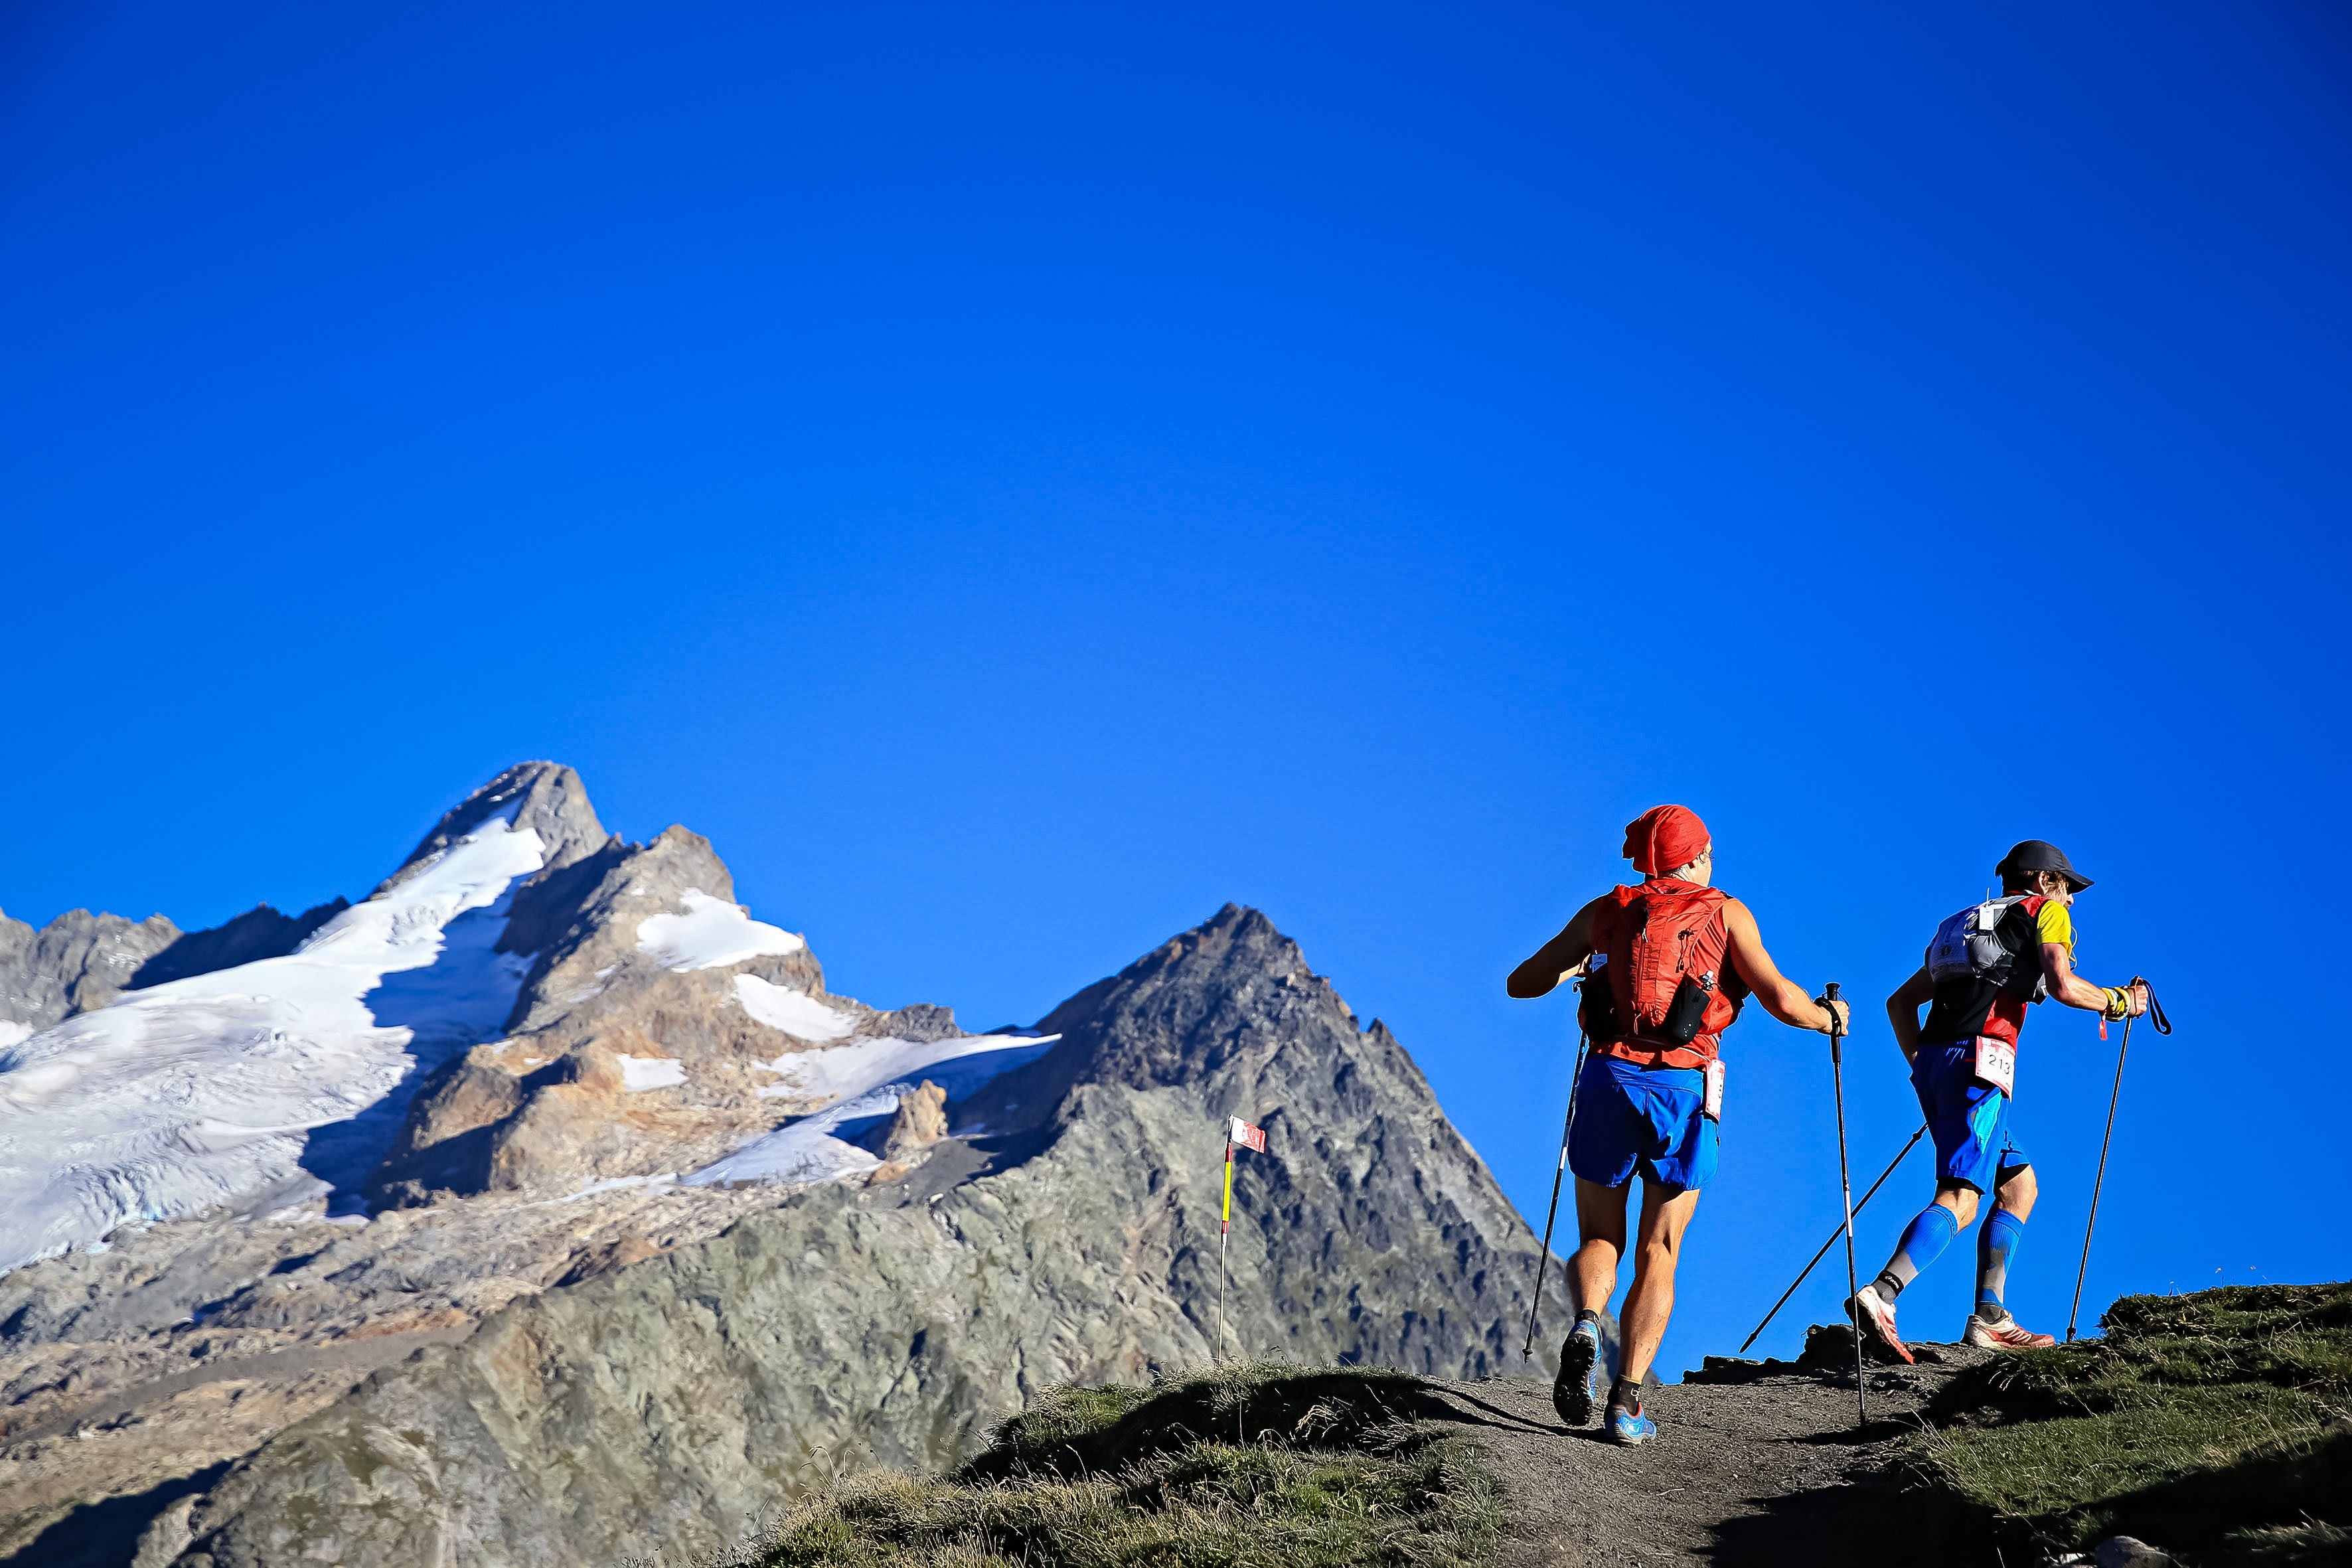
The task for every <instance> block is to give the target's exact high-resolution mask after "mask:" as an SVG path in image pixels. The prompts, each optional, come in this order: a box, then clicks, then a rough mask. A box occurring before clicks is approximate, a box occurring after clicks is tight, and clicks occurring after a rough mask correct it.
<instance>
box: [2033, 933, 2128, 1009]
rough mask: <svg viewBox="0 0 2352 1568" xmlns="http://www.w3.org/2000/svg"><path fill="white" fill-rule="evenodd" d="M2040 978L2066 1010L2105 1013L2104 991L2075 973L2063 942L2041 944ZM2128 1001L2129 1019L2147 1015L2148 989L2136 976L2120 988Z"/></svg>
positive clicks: (2105, 992)
mask: <svg viewBox="0 0 2352 1568" xmlns="http://www.w3.org/2000/svg"><path fill="white" fill-rule="evenodd" d="M2042 978H2043V979H2044V980H2046V981H2047V982H2048V983H2049V985H2050V994H2051V995H2052V996H2053V997H2055V998H2057V999H2058V1000H2059V1001H2061V1002H2063V1003H2064V1004H2066V1005H2068V1006H2069V1007H2080V1008H2082V1009H2083V1011H2084V1012H2086V1013H2104V1012H2105V1011H2106V1010H2107V1003H2108V1000H2109V998H2108V996H2107V988H2106V987H2105V986H2104V985H2094V984H2091V983H2090V982H2089V981H2087V980H2085V979H2084V978H2083V977H2082V976H2081V975H2079V974H2077V973H2074V952H2072V951H2071V950H2070V949H2069V948H2068V947H2067V946H2066V944H2065V943H2064V942H2043V943H2042ZM2123 990H2124V994H2125V995H2126V997H2128V998H2129V1001H2130V1006H2131V1016H2133V1017H2135V1018H2137V1017H2138V1016H2140V1015H2141V1014H2143V1013H2145V1012H2147V984H2146V983H2145V982H2143V981H2141V980H2140V979H2139V978H2138V977H2137V976H2134V977H2133V979H2132V983H2131V984H2129V985H2126V986H2125V987H2124V988H2123Z"/></svg>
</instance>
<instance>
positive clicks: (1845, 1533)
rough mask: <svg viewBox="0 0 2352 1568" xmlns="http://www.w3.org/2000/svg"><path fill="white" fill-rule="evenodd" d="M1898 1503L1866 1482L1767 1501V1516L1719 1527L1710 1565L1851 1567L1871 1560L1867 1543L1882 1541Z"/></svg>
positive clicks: (1739, 1567)
mask: <svg viewBox="0 0 2352 1568" xmlns="http://www.w3.org/2000/svg"><path fill="white" fill-rule="evenodd" d="M1895 1507H1896V1503H1895V1500H1894V1499H1893V1498H1892V1497H1891V1496H1889V1495H1888V1494H1887V1493H1886V1492H1885V1490H1883V1489H1880V1488H1878V1487H1875V1486H1873V1485H1871V1484H1869V1483H1867V1482H1863V1483H1852V1482H1849V1483H1847V1484H1845V1485H1843V1486H1833V1487H1819V1488H1816V1489H1813V1490H1811V1491H1801V1492H1791V1493H1790V1494H1789V1495H1788V1496H1786V1497H1778V1498H1770V1499H1768V1500H1765V1502H1764V1504H1763V1511H1761V1512H1760V1513H1751V1514H1745V1515H1742V1516H1741V1517H1739V1518H1737V1519H1727V1520H1725V1521H1723V1522H1722V1523H1721V1524H1718V1525H1717V1526H1716V1527H1715V1542H1714V1544H1713V1545H1711V1546H1709V1547H1706V1548H1705V1549H1704V1550H1705V1552H1706V1560H1707V1561H1708V1562H1710V1563H1719V1564H1722V1565H1723V1568H1777V1565H1779V1564H1782V1563H1790V1564H1795V1563H1803V1564H1806V1565H1807V1568H1813V1565H1815V1564H1819V1563H1852V1562H1857V1561H1862V1560H1864V1559H1866V1558H1867V1557H1868V1556H1870V1555H1871V1553H1870V1552H1869V1551H1868V1549H1867V1547H1866V1546H1865V1545H1864V1543H1865V1542H1869V1541H1871V1540H1873V1539H1875V1538H1876V1537H1878V1536H1879V1535H1881V1534H1882V1533H1883V1532H1884V1531H1885V1528H1886V1522H1887V1521H1888V1519H1889V1518H1890V1517H1891V1513H1890V1510H1893V1509H1895Z"/></svg>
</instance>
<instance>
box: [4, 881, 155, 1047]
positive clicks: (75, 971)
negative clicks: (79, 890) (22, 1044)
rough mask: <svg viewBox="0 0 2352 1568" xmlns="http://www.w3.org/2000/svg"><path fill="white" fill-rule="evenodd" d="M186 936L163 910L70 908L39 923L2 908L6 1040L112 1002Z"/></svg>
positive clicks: (6, 1041) (12, 1039) (22, 1035)
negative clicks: (130, 916) (138, 916)
mask: <svg viewBox="0 0 2352 1568" xmlns="http://www.w3.org/2000/svg"><path fill="white" fill-rule="evenodd" d="M179 940H180V928H179V927H177V926H175V925H173V923H172V922H171V921H168V920H166V919H164V918H163V916H162V915H150V916H148V917H147V918H146V919H145V920H143V921H127V920H124V919H123V918H122V917H121V915H94V914H91V913H90V912H89V910H68V911H67V912H66V913H64V914H61V915H59V916H58V918H57V919H55V920H53V921H50V922H49V923H48V924H47V925H45V926H43V927H41V928H40V929H39V930H35V929H34V928H33V927H32V926H30V925H27V924H26V923H25V922H24V921H16V920H10V919H9V918H8V917H7V916H6V915H0V1045H6V1044H9V1043H10V1042H12V1041H14V1040H17V1039H22V1038H24V1037H26V1036H27V1035H30V1034H32V1033H35V1032H36V1031H37V1030H41V1029H46V1028H47V1027H49V1026H51V1025H53V1024H57V1023H59V1022H61V1021H63V1020H64V1019H67V1018H69V1017H71V1016H74V1015H75V1014H76V1013H83V1012H88V1011H89V1009H91V1008H93V1007H103V1006H105V1005H107V1004H108V1003H109V1002H111V1001H112V1000H114V998H115V997H116V995H118V994H120V993H121V991H122V990H123V989H124V988H125V987H127V986H129V985H130V984H131V982H132V977H133V976H135V975H136V974H138V973H139V971H140V969H141V968H142V966H143V965H145V964H146V963H148V962H149V961H150V960H152V958H154V956H155V955H156V954H157V953H160V952H163V950H164V949H165V948H168V947H170V946H171V945H172V944H173V942H178V941H179ZM12 1026H13V1027H12Z"/></svg>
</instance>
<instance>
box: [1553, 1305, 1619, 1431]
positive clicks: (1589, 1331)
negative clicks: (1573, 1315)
mask: <svg viewBox="0 0 2352 1568" xmlns="http://www.w3.org/2000/svg"><path fill="white" fill-rule="evenodd" d="M1607 1393H1608V1390H1607V1389H1606V1388H1604V1387H1602V1386H1601V1328H1600V1325H1599V1324H1597V1323H1579V1324H1577V1325H1576V1327H1574V1328H1573V1329H1570V1331H1568V1339H1567V1341H1566V1342H1564V1343H1563V1344H1562V1345H1561V1346H1560V1347H1559V1376H1558V1377H1555V1378H1553V1379H1552V1380H1551V1407H1552V1408H1553V1409H1554V1410H1557V1411H1559V1418H1560V1419H1561V1420H1562V1421H1565V1422H1567V1423H1568V1426H1569V1429H1570V1431H1576V1430H1579V1429H1580V1428H1582V1427H1585V1426H1591V1424H1592V1413H1593V1412H1594V1411H1596V1410H1598V1409H1600V1408H1601V1398H1602V1396H1603V1395H1605V1394H1607Z"/></svg>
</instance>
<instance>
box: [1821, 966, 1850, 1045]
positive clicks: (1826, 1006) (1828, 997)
mask: <svg viewBox="0 0 2352 1568" xmlns="http://www.w3.org/2000/svg"><path fill="white" fill-rule="evenodd" d="M1839 1000H1841V998H1840V997H1839V995H1838V983H1837V982H1836V981H1834V980H1832V981H1831V982H1830V983H1829V984H1827V985H1824V986H1822V1011H1823V1012H1825V1013H1827V1014H1828V1015H1829V1016H1830V1057H1831V1059H1832V1060H1835V1059H1837V1058H1839V1057H1841V1056H1843V1052H1842V1051H1841V1050H1840V1049H1839V1047H1838V1040H1839V1038H1840V1037H1842V1036H1843V1035H1844V1033H1845V1030H1844V1028H1843V1026H1841V1025H1840V1024H1839V1022H1838V1015H1837V1009H1836V1008H1835V1007H1833V1006H1832V1005H1831V1004H1832V1003H1833V1002H1837V1001H1839Z"/></svg>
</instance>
